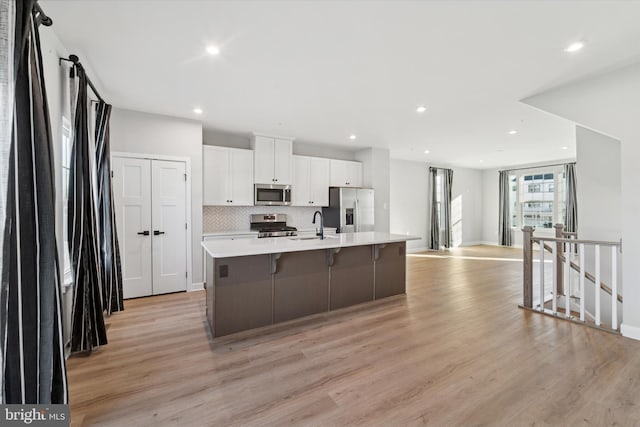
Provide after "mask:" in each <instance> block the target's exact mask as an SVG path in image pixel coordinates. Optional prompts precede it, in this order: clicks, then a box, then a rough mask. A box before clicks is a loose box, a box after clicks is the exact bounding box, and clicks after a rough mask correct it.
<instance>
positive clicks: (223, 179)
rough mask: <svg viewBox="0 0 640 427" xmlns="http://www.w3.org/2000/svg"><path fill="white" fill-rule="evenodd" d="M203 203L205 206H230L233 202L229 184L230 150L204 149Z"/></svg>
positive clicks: (223, 148)
mask: <svg viewBox="0 0 640 427" xmlns="http://www.w3.org/2000/svg"><path fill="white" fill-rule="evenodd" d="M202 159H203V160H202V177H203V189H202V193H203V194H202V202H203V204H204V205H228V204H229V203H230V202H229V200H231V198H230V197H229V196H230V183H229V149H228V148H225V147H215V146H211V145H209V146H204V147H203V148H202Z"/></svg>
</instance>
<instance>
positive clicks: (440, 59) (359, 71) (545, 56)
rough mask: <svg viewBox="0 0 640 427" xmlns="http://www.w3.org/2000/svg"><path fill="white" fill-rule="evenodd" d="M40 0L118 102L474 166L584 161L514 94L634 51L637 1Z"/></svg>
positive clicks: (565, 125)
mask: <svg viewBox="0 0 640 427" xmlns="http://www.w3.org/2000/svg"><path fill="white" fill-rule="evenodd" d="M41 4H42V6H43V8H44V9H45V10H46V12H47V13H48V14H49V15H50V16H51V17H52V18H53V21H54V26H53V27H52V28H53V29H54V31H55V32H56V34H57V35H58V37H60V39H61V40H62V42H63V43H64V44H65V46H66V47H67V48H68V49H69V50H70V51H71V52H72V53H76V54H78V55H79V56H80V59H81V61H85V62H86V63H88V64H89V65H90V66H91V68H92V69H93V70H94V73H97V75H94V76H91V77H92V79H93V80H97V81H98V82H97V83H98V84H99V85H100V86H101V88H102V91H103V92H104V93H103V95H104V96H105V97H106V98H107V99H108V100H109V101H110V102H111V103H113V104H114V105H115V106H117V107H122V108H128V109H133V110H141V111H147V112H153V113H161V114H167V115H172V116H179V117H188V118H195V119H201V120H202V122H203V125H204V127H205V128H216V129H221V130H225V131H230V132H244V133H249V132H251V131H259V132H268V133H275V134H278V135H289V136H294V137H296V138H298V139H299V140H304V141H314V142H320V143H329V144H341V145H345V146H351V147H367V146H375V147H387V148H389V149H390V150H391V155H392V157H394V158H403V159H411V160H420V161H428V162H433V163H439V164H443V165H444V164H448V165H453V166H463V167H473V168H489V167H498V166H505V165H517V164H523V163H533V162H543V161H549V160H556V159H560V158H563V159H564V158H569V157H572V156H574V155H575V142H574V129H573V125H572V124H571V123H569V122H567V121H564V120H562V119H560V118H557V117H553V116H550V115H547V114H545V113H542V112H540V111H536V110H534V109H533V108H531V107H528V106H526V105H524V104H521V103H519V100H520V99H522V98H525V97H527V96H530V95H533V94H536V93H538V92H541V91H543V90H546V89H549V88H551V87H554V86H557V85H560V84H564V83H566V82H568V81H572V80H575V79H580V78H584V77H586V76H589V75H593V74H596V73H600V72H603V71H608V70H610V69H614V68H618V67H621V66H624V65H628V64H631V63H634V62H638V61H640V43H639V42H638V40H640V25H638V22H640V2H638V1H632V0H630V1H540V0H538V1H506V0H505V1H446V2H444V1H422V2H420V1H369V2H365V1H343V2H338V1H331V2H326V1H299V2H293V1H280V2H270V1H253V2H250V1H215V2H214V1H204V0H202V1H185V0H181V1H167V0H165V1H135V0H134V1H132V0H127V1H115V0H111V1H87V0H84V1H82V2H80V1H59V0H56V1H53V0H49V1H41ZM43 31H47V30H43ZM575 40H584V41H586V46H585V48H584V49H583V50H582V51H581V52H579V53H574V54H567V53H565V52H564V51H563V49H564V48H565V47H566V46H567V45H568V44H569V43H570V42H572V41H575ZM209 44H215V45H218V46H219V47H220V49H221V54H220V55H219V56H217V57H213V56H210V55H208V54H206V53H205V51H204V49H205V47H206V46H207V45H209ZM418 104H425V105H426V106H427V108H428V110H427V112H426V113H424V114H422V115H418V114H416V112H415V108H416V106H417V105H418ZM195 106H199V107H201V108H202V109H203V110H204V114H202V116H200V117H198V116H196V115H195V114H194V113H193V112H192V110H193V108H194V107H195ZM510 129H517V130H518V131H519V133H518V134H517V135H508V134H507V132H508V131H509V130H510ZM350 133H355V134H356V135H357V139H356V140H355V141H350V140H349V139H348V136H349V134H350ZM176 143H179V141H177V142H176ZM562 146H567V147H569V149H567V150H562V149H561V147H562ZM425 149H428V150H430V153H429V154H428V155H425V154H424V153H423V152H424V150H425Z"/></svg>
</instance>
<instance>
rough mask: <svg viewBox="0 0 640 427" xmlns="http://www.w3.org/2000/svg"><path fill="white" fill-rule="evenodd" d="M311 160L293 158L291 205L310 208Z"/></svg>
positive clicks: (298, 157)
mask: <svg viewBox="0 0 640 427" xmlns="http://www.w3.org/2000/svg"><path fill="white" fill-rule="evenodd" d="M309 165H310V162H309V158H308V157H302V156H293V181H292V183H291V205H292V206H309V205H310V203H309V202H310V201H311V198H310V194H309Z"/></svg>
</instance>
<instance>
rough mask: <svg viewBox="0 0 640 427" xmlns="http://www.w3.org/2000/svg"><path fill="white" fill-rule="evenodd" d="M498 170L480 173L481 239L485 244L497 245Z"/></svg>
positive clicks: (487, 170)
mask: <svg viewBox="0 0 640 427" xmlns="http://www.w3.org/2000/svg"><path fill="white" fill-rule="evenodd" d="M499 175H500V172H499V171H498V169H485V170H483V171H482V238H481V240H482V241H483V242H485V243H486V244H491V245H497V244H498V238H499V237H498V203H499V188H498V178H499Z"/></svg>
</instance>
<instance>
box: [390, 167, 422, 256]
mask: <svg viewBox="0 0 640 427" xmlns="http://www.w3.org/2000/svg"><path fill="white" fill-rule="evenodd" d="M390 178H391V179H390V182H391V193H390V202H389V208H390V209H389V210H390V218H389V219H390V230H391V232H392V233H397V234H409V235H413V236H419V237H420V238H421V239H420V240H411V241H408V242H407V249H408V250H412V251H418V250H426V249H427V246H428V242H429V241H428V232H429V230H428V221H429V219H428V213H429V211H428V203H427V199H428V188H429V173H428V167H427V165H426V164H425V163H422V162H412V161H408V160H397V159H391V167H390Z"/></svg>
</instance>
